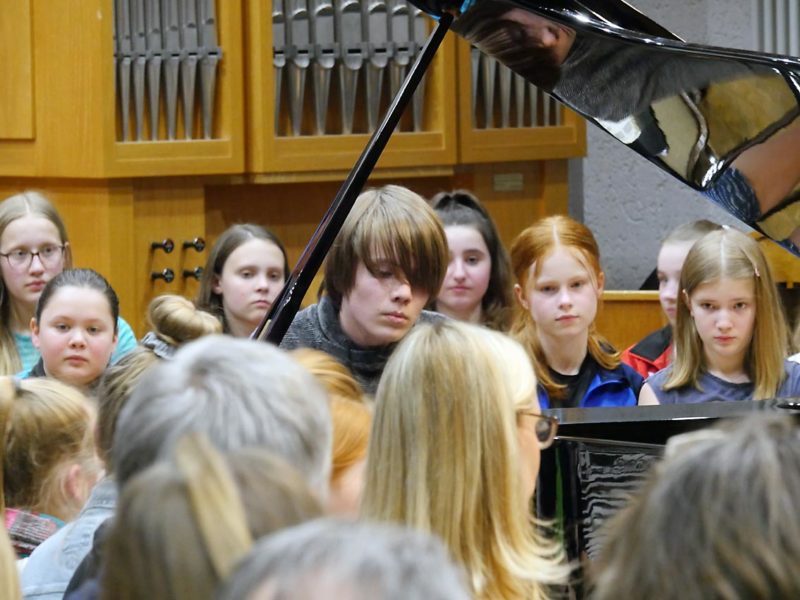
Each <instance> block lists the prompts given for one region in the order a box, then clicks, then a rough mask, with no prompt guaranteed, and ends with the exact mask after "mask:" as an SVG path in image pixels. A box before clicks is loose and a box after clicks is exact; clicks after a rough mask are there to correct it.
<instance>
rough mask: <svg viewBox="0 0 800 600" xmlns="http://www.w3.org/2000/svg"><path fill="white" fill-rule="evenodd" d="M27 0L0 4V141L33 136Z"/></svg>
mask: <svg viewBox="0 0 800 600" xmlns="http://www.w3.org/2000/svg"><path fill="white" fill-rule="evenodd" d="M31 18H32V15H31V2H30V0H3V2H2V3H0V82H2V84H1V85H0V140H29V139H32V138H33V136H34V131H35V130H34V122H33V118H34V113H33V46H32V40H31V29H32V21H31Z"/></svg>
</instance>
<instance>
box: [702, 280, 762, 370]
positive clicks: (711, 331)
mask: <svg viewBox="0 0 800 600" xmlns="http://www.w3.org/2000/svg"><path fill="white" fill-rule="evenodd" d="M688 307H689V313H690V314H691V316H692V319H693V320H694V325H695V328H696V329H697V334H698V335H699V336H700V340H701V341H702V343H703V353H704V354H705V357H706V360H707V361H708V364H709V366H711V367H714V366H715V365H717V364H719V363H720V362H722V361H725V362H726V363H729V362H730V360H731V359H734V360H740V361H742V363H743V362H744V357H745V354H746V353H747V349H748V348H749V346H750V341H751V340H752V339H753V328H754V325H755V322H756V301H755V283H754V282H753V280H752V279H750V278H748V279H727V278H722V279H717V280H715V281H709V282H707V283H703V284H700V285H698V286H697V287H696V288H695V289H694V290H693V291H692V294H691V296H690V298H689V302H688Z"/></svg>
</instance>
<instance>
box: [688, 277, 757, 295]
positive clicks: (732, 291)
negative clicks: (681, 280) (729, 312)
mask: <svg viewBox="0 0 800 600" xmlns="http://www.w3.org/2000/svg"><path fill="white" fill-rule="evenodd" d="M755 289H756V286H755V282H754V281H753V278H752V277H736V278H733V277H719V278H717V279H711V280H709V281H704V282H703V283H701V284H699V285H698V286H697V287H696V288H695V289H694V291H692V293H691V296H692V297H693V298H694V297H698V296H702V297H704V298H708V297H712V296H713V297H719V298H725V297H741V296H752V295H754V294H755Z"/></svg>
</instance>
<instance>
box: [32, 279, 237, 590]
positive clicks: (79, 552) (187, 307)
mask: <svg viewBox="0 0 800 600" xmlns="http://www.w3.org/2000/svg"><path fill="white" fill-rule="evenodd" d="M148 320H149V321H150V325H151V328H152V330H151V331H150V332H149V333H148V334H147V335H146V336H145V337H144V339H143V340H142V345H141V346H140V347H138V348H136V349H135V350H133V351H132V352H130V353H128V354H126V355H125V356H123V357H122V358H121V359H120V360H119V362H118V363H116V364H114V365H111V366H110V367H108V369H106V371H105V372H104V373H103V376H102V377H101V379H100V382H99V384H98V387H97V389H96V396H97V401H98V409H97V428H96V431H95V444H96V448H97V454H98V456H99V457H100V460H101V461H102V462H103V463H104V464H105V470H106V477H104V478H103V479H101V480H100V481H99V482H98V483H97V485H95V487H94V489H93V490H92V493H91V495H90V496H89V499H88V500H87V501H86V504H85V506H84V507H83V509H82V510H81V512H80V514H79V515H78V517H77V518H76V519H75V520H74V521H72V522H70V523H67V525H65V526H64V527H62V528H61V529H60V530H59V531H57V532H56V533H55V534H53V535H52V536H50V537H49V538H48V539H46V540H45V541H44V542H42V544H40V545H39V547H37V548H36V550H34V552H33V554H31V556H30V558H29V559H28V562H27V564H26V566H25V570H24V571H23V572H22V577H21V583H22V591H23V593H24V595H25V597H26V598H35V599H36V600H60V599H61V598H62V597H63V596H64V592H65V590H66V588H67V585H68V584H69V581H70V579H71V578H72V576H73V574H74V573H75V569H76V568H77V566H78V564H79V563H80V562H81V561H82V560H83V559H84V557H85V556H86V554H87V553H88V552H89V550H90V549H91V547H92V537H93V535H94V533H95V531H96V530H97V528H98V527H100V525H101V523H103V522H104V521H105V520H106V519H108V518H109V517H111V516H113V514H114V508H115V506H116V503H117V484H116V482H115V481H114V477H113V475H114V464H113V461H112V459H111V448H112V445H113V440H114V433H115V431H116V426H117V417H118V416H119V412H120V410H121V409H122V407H123V406H124V405H125V403H126V402H127V401H128V398H130V396H131V393H132V392H133V390H134V388H135V386H136V384H137V382H138V381H139V379H140V378H141V377H142V375H143V374H144V373H145V371H147V369H149V368H150V367H152V366H153V365H155V364H157V363H158V362H159V360H160V359H164V358H169V357H171V356H172V355H173V354H174V353H175V350H176V349H177V347H178V346H181V345H182V344H184V343H185V342H188V341H191V340H194V339H197V338H198V337H201V336H203V335H208V334H211V333H220V332H221V331H222V325H221V324H220V322H219V321H218V320H217V319H216V318H215V317H213V316H212V315H210V314H208V313H204V312H202V311H199V310H197V309H196V308H195V307H194V305H193V304H192V303H191V302H190V301H188V300H186V299H185V298H183V297H181V296H174V295H171V294H166V295H163V296H157V297H156V298H154V299H153V300H152V301H151V302H150V307H149V309H148Z"/></svg>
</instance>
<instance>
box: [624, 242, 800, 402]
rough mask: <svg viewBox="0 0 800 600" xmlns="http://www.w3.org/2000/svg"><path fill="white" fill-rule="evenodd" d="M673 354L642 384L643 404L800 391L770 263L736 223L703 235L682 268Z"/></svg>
mask: <svg viewBox="0 0 800 600" xmlns="http://www.w3.org/2000/svg"><path fill="white" fill-rule="evenodd" d="M680 287H681V296H682V297H681V302H680V303H678V314H677V319H676V323H675V358H674V360H673V362H672V364H671V365H670V366H669V367H667V368H665V369H663V370H661V371H659V372H658V373H656V374H655V375H653V376H652V377H649V378H648V379H647V382H646V383H645V385H644V386H643V387H642V392H641V395H640V397H639V404H684V403H690V404H694V403H699V402H711V401H715V400H721V401H733V400H764V399H767V398H774V397H776V396H783V397H786V396H797V395H798V394H800V365H798V364H797V363H795V362H791V361H787V360H786V355H787V344H788V331H787V327H786V321H785V318H784V314H783V307H782V305H781V301H780V298H779V297H778V292H777V289H776V288H775V282H774V281H773V279H772V273H771V272H770V268H769V264H768V263H767V260H766V258H765V257H764V254H763V252H762V251H761V247H760V246H759V245H758V242H756V241H755V240H754V239H753V238H751V237H750V236H749V235H746V234H744V233H742V232H740V231H736V230H735V229H729V228H726V229H722V230H720V231H714V232H712V233H709V234H708V235H706V236H704V237H703V238H702V239H700V240H699V241H698V242H696V243H695V244H694V246H692V249H691V250H690V251H689V254H688V255H687V256H686V262H685V263H684V265H683V270H682V271H681V283H680Z"/></svg>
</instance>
